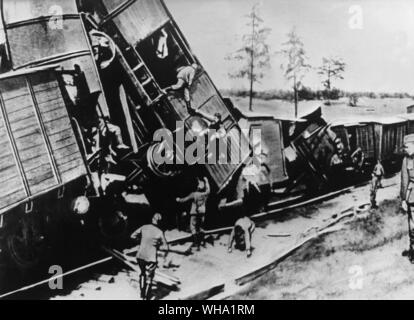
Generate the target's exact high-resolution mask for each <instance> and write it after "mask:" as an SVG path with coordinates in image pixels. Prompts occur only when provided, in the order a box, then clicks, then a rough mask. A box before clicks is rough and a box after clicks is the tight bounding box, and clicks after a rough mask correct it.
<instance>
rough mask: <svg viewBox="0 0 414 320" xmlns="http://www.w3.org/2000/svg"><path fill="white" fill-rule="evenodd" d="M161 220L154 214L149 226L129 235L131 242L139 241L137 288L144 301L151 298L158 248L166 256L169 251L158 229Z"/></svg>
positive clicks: (161, 232)
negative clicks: (139, 271) (163, 251)
mask: <svg viewBox="0 0 414 320" xmlns="http://www.w3.org/2000/svg"><path fill="white" fill-rule="evenodd" d="M161 220H162V216H161V214H159V213H156V214H155V215H154V216H153V218H152V223H151V224H147V225H144V226H142V227H141V228H139V229H138V230H136V231H135V232H134V233H133V234H132V235H131V239H133V240H139V239H141V240H140V246H139V250H138V253H137V262H138V265H139V268H140V269H141V274H140V276H139V286H140V290H141V298H142V299H144V300H149V299H150V296H151V287H152V281H153V279H154V275H155V270H156V269H157V253H158V250H159V249H160V248H162V249H164V250H165V251H166V256H167V254H168V250H169V247H168V243H167V240H166V239H165V234H164V232H163V231H162V230H161V229H160V227H159V224H160V222H161Z"/></svg>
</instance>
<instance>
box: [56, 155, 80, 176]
mask: <svg viewBox="0 0 414 320" xmlns="http://www.w3.org/2000/svg"><path fill="white" fill-rule="evenodd" d="M80 166H81V167H84V163H83V159H82V158H78V159H75V160H72V161H70V162H64V163H61V164H60V165H59V166H58V170H59V172H60V174H61V175H62V174H64V173H65V172H67V171H71V170H73V169H74V168H77V167H80Z"/></svg>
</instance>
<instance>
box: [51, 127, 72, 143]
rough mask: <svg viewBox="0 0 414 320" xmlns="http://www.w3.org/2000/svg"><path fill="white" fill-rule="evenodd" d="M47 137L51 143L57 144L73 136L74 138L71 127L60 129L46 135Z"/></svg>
mask: <svg viewBox="0 0 414 320" xmlns="http://www.w3.org/2000/svg"><path fill="white" fill-rule="evenodd" d="M46 130H47V129H46ZM48 137H49V141H50V143H51V144H52V145H53V144H59V143H60V142H62V143H63V140H69V138H73V139H74V140H75V138H74V134H73V131H72V128H63V129H62V131H59V132H56V133H54V134H51V135H48ZM75 141H76V140H75Z"/></svg>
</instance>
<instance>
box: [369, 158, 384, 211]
mask: <svg viewBox="0 0 414 320" xmlns="http://www.w3.org/2000/svg"><path fill="white" fill-rule="evenodd" d="M384 174H385V171H384V167H383V166H382V164H381V161H380V160H378V161H377V164H376V165H375V167H374V171H373V172H372V180H371V195H370V199H371V208H373V209H376V208H378V206H377V201H376V198H377V191H378V188H380V186H381V180H382V178H383V177H384Z"/></svg>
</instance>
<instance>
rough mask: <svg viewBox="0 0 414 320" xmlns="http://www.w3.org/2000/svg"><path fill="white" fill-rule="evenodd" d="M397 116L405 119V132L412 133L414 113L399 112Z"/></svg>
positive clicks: (413, 129)
mask: <svg viewBox="0 0 414 320" xmlns="http://www.w3.org/2000/svg"><path fill="white" fill-rule="evenodd" d="M398 117H399V118H402V119H404V120H405V121H407V134H412V133H414V113H404V114H399V115H398Z"/></svg>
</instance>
